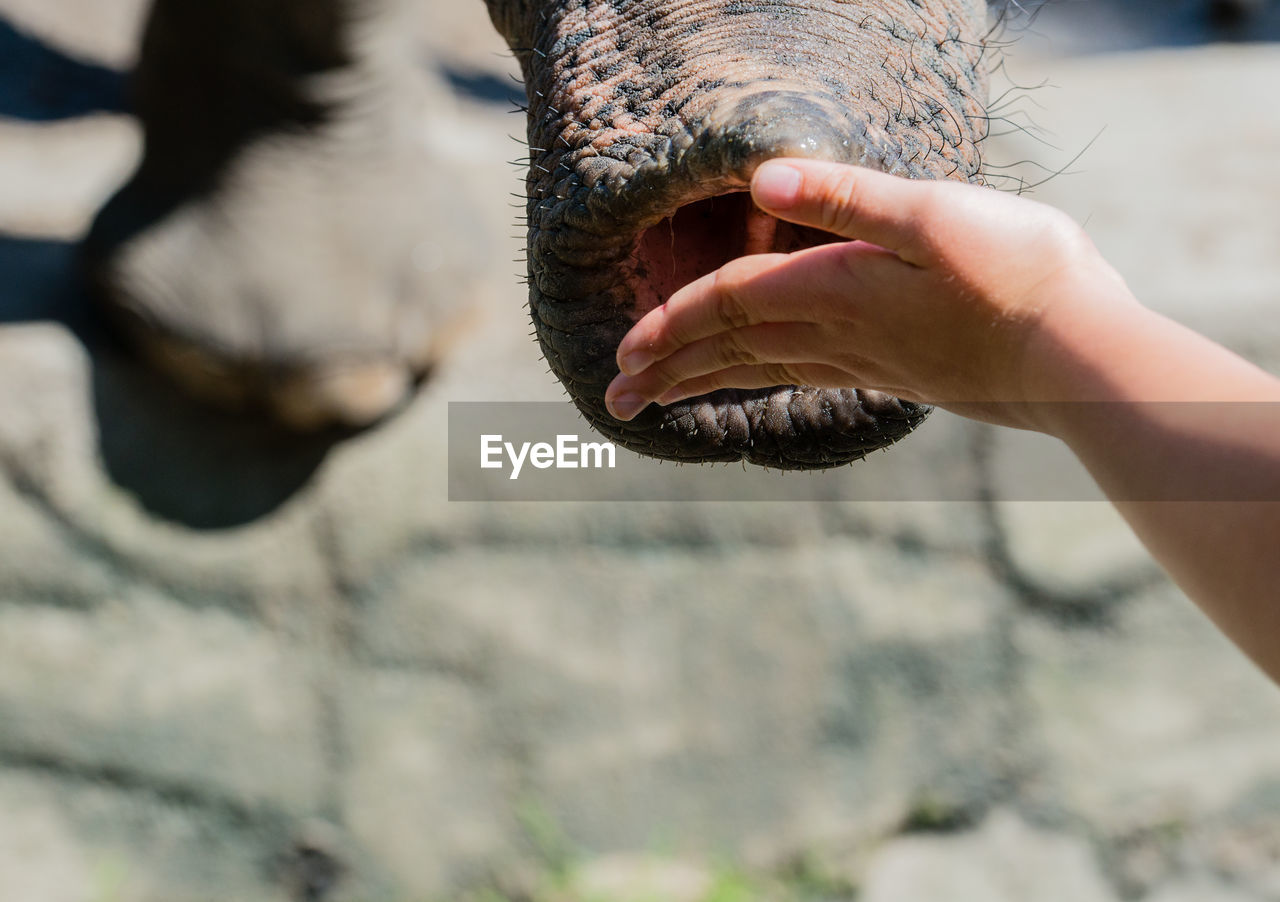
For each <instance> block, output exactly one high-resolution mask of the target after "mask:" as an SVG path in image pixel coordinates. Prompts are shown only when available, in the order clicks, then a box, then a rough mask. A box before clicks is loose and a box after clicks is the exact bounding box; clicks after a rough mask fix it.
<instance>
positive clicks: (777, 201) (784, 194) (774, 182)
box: [751, 161, 801, 210]
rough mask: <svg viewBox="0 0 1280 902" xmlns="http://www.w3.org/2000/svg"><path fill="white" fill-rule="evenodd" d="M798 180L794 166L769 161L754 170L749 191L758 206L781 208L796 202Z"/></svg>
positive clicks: (797, 172)
mask: <svg viewBox="0 0 1280 902" xmlns="http://www.w3.org/2000/svg"><path fill="white" fill-rule="evenodd" d="M800 182H801V176H800V171H799V170H798V169H796V168H795V167H794V166H788V165H787V164H786V163H779V162H777V161H770V162H768V163H765V164H764V165H762V166H761V167H760V168H759V169H757V170H756V175H755V178H754V179H752V181H751V193H752V195H753V196H754V197H755V199H756V201H757V202H758V203H759V204H760V206H762V207H767V208H769V209H772V210H781V209H785V208H786V207H790V206H792V205H793V204H794V203H795V202H796V198H797V197H798V196H799V194H800Z"/></svg>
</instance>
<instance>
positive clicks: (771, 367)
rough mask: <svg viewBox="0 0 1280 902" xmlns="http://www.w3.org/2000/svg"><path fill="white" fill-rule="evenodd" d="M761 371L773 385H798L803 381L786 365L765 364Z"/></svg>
mask: <svg viewBox="0 0 1280 902" xmlns="http://www.w3.org/2000/svg"><path fill="white" fill-rule="evenodd" d="M760 371H761V372H762V373H763V375H764V378H765V379H766V380H767V381H768V382H770V383H772V384H773V385H796V384H798V383H799V382H800V381H801V380H799V379H797V378H796V376H795V374H794V373H792V372H791V370H790V368H789V367H788V366H787V365H786V364H785V363H765V364H762V365H761V366H760Z"/></svg>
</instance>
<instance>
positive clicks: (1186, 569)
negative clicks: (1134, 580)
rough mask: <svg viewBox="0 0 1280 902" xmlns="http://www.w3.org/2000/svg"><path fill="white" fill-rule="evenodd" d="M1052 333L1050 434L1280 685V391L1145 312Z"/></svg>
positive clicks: (1117, 312) (1120, 311)
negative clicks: (1065, 447)
mask: <svg viewBox="0 0 1280 902" xmlns="http://www.w3.org/2000/svg"><path fill="white" fill-rule="evenodd" d="M1045 332H1046V336H1045V338H1044V339H1042V340H1041V341H1040V342H1039V344H1040V346H1041V353H1042V355H1043V359H1042V367H1041V368H1040V370H1039V371H1038V376H1037V380H1038V382H1037V394H1038V396H1039V397H1041V398H1045V399H1050V400H1049V401H1048V403H1041V404H1035V405H1033V407H1032V409H1031V410H1030V411H1029V413H1030V415H1031V416H1032V417H1033V419H1034V420H1035V421H1036V425H1037V428H1040V429H1042V430H1043V431H1045V432H1049V433H1051V434H1053V435H1056V436H1057V437H1058V438H1060V439H1062V440H1063V441H1064V442H1065V443H1066V444H1067V445H1068V446H1069V447H1070V448H1071V450H1072V451H1073V452H1074V453H1075V454H1076V456H1077V457H1078V458H1079V459H1080V460H1081V462H1082V463H1083V464H1084V465H1085V466H1086V467H1087V468H1088V470H1089V472H1090V473H1091V474H1092V476H1093V477H1094V479H1095V480H1096V481H1097V482H1098V484H1099V486H1100V487H1101V488H1102V489H1103V491H1104V492H1106V494H1107V496H1108V497H1109V498H1110V499H1111V500H1112V501H1113V502H1114V503H1115V505H1116V507H1117V509H1118V510H1119V511H1120V512H1121V514H1123V516H1124V517H1125V519H1126V520H1127V521H1128V522H1129V524H1130V525H1131V526H1132V528H1133V529H1134V531H1135V533H1137V535H1138V536H1139V538H1140V539H1141V540H1142V541H1143V543H1144V544H1145V545H1146V546H1147V548H1148V549H1149V550H1150V551H1151V553H1152V555H1153V556H1154V557H1155V558H1156V560H1158V561H1159V562H1160V564H1161V565H1162V566H1163V567H1164V568H1165V569H1166V570H1167V572H1168V573H1169V574H1170V576H1172V577H1173V579H1174V580H1175V581H1176V582H1177V583H1178V584H1179V585H1180V586H1181V587H1182V588H1183V590H1184V591H1186V593H1187V594H1188V596H1190V597H1191V598H1192V599H1193V600H1194V601H1195V602H1196V603H1197V604H1199V605H1200V606H1201V607H1202V608H1203V610H1204V611H1205V612H1206V613H1207V614H1208V615H1209V616H1210V617H1211V618H1212V619H1213V620H1214V621H1215V622H1216V623H1217V624H1218V625H1219V627H1220V628H1221V629H1222V630H1223V631H1224V632H1225V633H1226V634H1227V635H1228V636H1230V637H1231V638H1232V639H1233V640H1234V641H1235V642H1236V643H1237V644H1239V645H1240V646H1241V648H1242V649H1244V650H1245V651H1246V652H1247V653H1248V654H1249V655H1250V656H1252V657H1253V658H1254V660H1255V661H1256V662H1257V663H1258V664H1259V665H1261V666H1262V667H1263V668H1264V669H1265V670H1266V671H1267V672H1268V673H1269V674H1270V675H1271V676H1272V678H1274V679H1276V680H1277V681H1280V642H1277V638H1278V637H1280V380H1277V379H1276V378H1275V377H1273V376H1270V375H1268V374H1267V373H1265V372H1264V371H1262V370H1260V369H1258V368H1257V367H1254V366H1253V365H1252V364H1249V363H1248V362H1246V361H1244V360H1242V359H1241V358H1239V357H1237V356H1235V355H1234V354H1231V353H1230V352H1229V351H1227V350H1226V349H1224V348H1222V347H1220V346H1218V345H1216V344H1214V343H1213V342H1210V341H1209V340H1208V339H1205V338H1203V337H1202V336H1199V335H1196V334H1195V333H1193V332H1190V331H1189V330H1187V329H1185V328H1183V327H1182V326H1179V325H1178V324H1176V323H1173V322H1171V321H1169V320H1167V319H1165V318H1163V317H1161V316H1159V315H1157V314H1155V313H1152V312H1151V311H1148V310H1145V309H1144V308H1141V307H1138V306H1136V305H1132V306H1130V305H1127V304H1121V305H1119V307H1117V306H1115V305H1107V306H1106V307H1103V306H1102V305H1098V306H1096V307H1093V308H1092V309H1086V310H1083V311H1081V310H1077V312H1076V313H1075V314H1074V319H1073V320H1072V321H1069V322H1063V323H1050V324H1048V325H1047V326H1046V330H1045ZM1060 398H1072V399H1079V400H1073V401H1071V402H1068V403H1055V402H1056V401H1057V399H1060Z"/></svg>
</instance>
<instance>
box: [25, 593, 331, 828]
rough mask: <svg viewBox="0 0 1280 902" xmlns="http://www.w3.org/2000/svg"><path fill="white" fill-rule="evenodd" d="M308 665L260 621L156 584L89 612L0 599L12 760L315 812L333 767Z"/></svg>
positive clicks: (240, 802)
mask: <svg viewBox="0 0 1280 902" xmlns="http://www.w3.org/2000/svg"><path fill="white" fill-rule="evenodd" d="M309 668H310V662H309V661H308V660H307V657H306V656H305V654H303V653H301V652H300V650H298V649H295V648H290V646H289V644H288V643H281V642H277V641H275V640H274V639H273V637H272V636H270V635H269V634H268V633H266V632H264V631H262V630H260V629H255V628H254V625H253V624H251V623H246V622H244V621H242V620H239V619H238V618H236V617H234V616H232V615H230V614H228V613H226V612H224V611H220V610H217V609H216V608H207V609H204V610H199V611H192V610H187V609H184V608H181V607H178V606H176V605H174V604H172V603H170V602H165V601H163V600H161V599H158V598H155V597H153V596H150V595H148V594H146V593H128V595H127V596H125V597H120V596H115V597H112V596H107V597H106V598H105V599H104V600H103V602H101V603H99V604H97V605H95V607H94V608H93V609H92V610H91V611H88V612H83V613H81V612H76V611H72V610H59V609H53V608H47V607H16V608H14V607H10V608H5V609H0V764H2V763H3V761H4V760H5V759H6V758H11V759H14V760H17V761H33V762H50V763H52V762H59V764H60V766H64V767H66V768H68V769H72V770H80V771H83V772H84V773H86V774H88V775H90V776H89V778H92V775H93V774H95V773H109V774H118V775H120V779H127V780H130V781H133V782H136V783H139V784H146V783H154V784H155V785H156V786H157V787H170V788H171V789H172V791H173V792H177V793H188V794H191V795H195V796H202V795H207V796H210V797H211V798H215V799H222V800H224V801H225V803H226V804H228V805H232V806H240V807H245V808H253V807H265V808H267V809H277V810H280V811H287V812H290V813H293V814H300V815H304V814H307V813H310V812H312V811H315V810H317V809H318V808H319V807H320V798H321V794H322V791H323V780H324V752H323V737H322V735H321V733H320V718H319V716H318V712H317V710H316V698H315V696H314V693H313V691H312V689H311V685H310V680H309V673H308V671H309ZM267 687H269V690H270V691H264V688H267Z"/></svg>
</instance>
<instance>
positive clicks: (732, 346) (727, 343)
mask: <svg viewBox="0 0 1280 902" xmlns="http://www.w3.org/2000/svg"><path fill="white" fill-rule="evenodd" d="M755 362H756V355H755V352H754V351H753V350H752V349H751V348H750V347H749V346H748V345H747V343H746V341H745V340H744V337H743V334H742V333H741V332H739V331H734V332H728V333H726V334H725V335H724V337H723V338H722V339H721V341H720V343H719V346H718V347H717V348H716V363H717V364H718V365H719V367H720V368H721V369H724V368H727V367H731V366H742V365H744V364H751V363H755Z"/></svg>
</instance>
